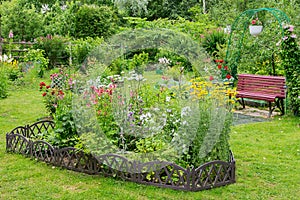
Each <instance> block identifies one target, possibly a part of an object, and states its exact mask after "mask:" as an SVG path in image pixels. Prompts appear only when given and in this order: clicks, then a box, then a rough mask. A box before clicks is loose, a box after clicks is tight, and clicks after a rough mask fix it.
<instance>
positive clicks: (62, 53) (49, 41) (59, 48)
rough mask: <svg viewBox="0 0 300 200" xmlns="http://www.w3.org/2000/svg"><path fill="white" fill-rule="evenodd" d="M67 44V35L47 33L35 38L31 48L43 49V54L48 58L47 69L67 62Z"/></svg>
mask: <svg viewBox="0 0 300 200" xmlns="http://www.w3.org/2000/svg"><path fill="white" fill-rule="evenodd" d="M68 45H69V38H67V37H63V36H59V35H55V36H52V35H47V36H46V37H39V38H37V39H36V42H35V44H34V46H33V48H35V49H41V50H43V51H44V52H43V53H44V56H45V57H46V58H47V59H49V65H48V67H47V69H53V68H54V67H55V66H57V65H67V64H68V62H69V60H68V58H69V56H68V52H67V48H68Z"/></svg>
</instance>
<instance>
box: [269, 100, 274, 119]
mask: <svg viewBox="0 0 300 200" xmlns="http://www.w3.org/2000/svg"><path fill="white" fill-rule="evenodd" d="M272 112H273V109H272V103H271V101H269V115H268V118H270V117H271V115H272Z"/></svg>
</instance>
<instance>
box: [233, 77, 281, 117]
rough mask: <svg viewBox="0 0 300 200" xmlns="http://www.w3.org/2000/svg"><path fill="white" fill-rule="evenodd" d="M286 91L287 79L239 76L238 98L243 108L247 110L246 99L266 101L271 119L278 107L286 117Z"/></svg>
mask: <svg viewBox="0 0 300 200" xmlns="http://www.w3.org/2000/svg"><path fill="white" fill-rule="evenodd" d="M285 89H286V84H285V77H282V76H262V75H252V74H240V75H238V83H237V96H236V97H237V98H239V99H240V100H239V102H240V103H241V104H242V106H243V108H245V101H244V98H247V99H255V100H264V101H267V102H268V104H269V116H268V117H271V115H272V112H273V110H274V109H275V108H276V107H277V108H279V110H280V112H281V114H282V115H284V102H283V100H284V99H285V97H286V91H285Z"/></svg>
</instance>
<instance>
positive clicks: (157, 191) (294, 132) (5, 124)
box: [0, 79, 300, 200]
mask: <svg viewBox="0 0 300 200" xmlns="http://www.w3.org/2000/svg"><path fill="white" fill-rule="evenodd" d="M0 80H1V79H0ZM35 85H36V84H35ZM13 89H14V90H13V91H14V92H11V94H10V95H9V97H8V98H6V99H3V100H0V110H1V114H0V115H1V116H0V132H1V134H0V157H1V158H2V159H1V160H0V168H1V171H0V182H1V188H0V193H1V198H2V199H11V198H14V199H28V197H32V198H36V199H55V198H58V197H59V198H61V199H95V198H97V197H99V198H101V199H111V198H112V196H113V198H114V199H132V200H137V199H187V200H192V199H220V200H221V199H224V197H225V198H228V199H249V200H255V199H270V198H273V199H282V198H286V199H295V198H297V197H298V196H300V191H299V187H298V186H299V179H300V174H299V173H298V172H299V171H300V166H299V165H295V161H297V159H298V158H299V156H300V151H299V150H300V149H299V127H298V125H299V123H300V121H299V117H288V116H285V117H275V118H272V119H271V120H267V121H264V122H256V123H254V122H253V121H252V123H248V124H240V125H235V126H232V131H231V133H230V145H231V149H232V150H233V153H234V156H235V158H236V167H237V181H238V182H237V183H236V184H232V185H230V186H229V187H227V186H226V187H219V188H217V189H213V190H206V191H201V192H182V191H176V190H172V189H164V188H157V187H152V186H147V185H140V184H136V183H132V182H128V181H122V180H118V179H114V178H110V177H104V176H95V175H92V176H91V175H86V174H83V173H76V172H75V173H74V172H72V171H69V170H62V169H61V168H59V167H51V166H49V165H47V164H45V163H43V162H36V161H35V160H32V159H28V158H24V157H23V156H21V155H16V154H11V153H6V151H5V142H6V139H5V135H6V134H5V133H7V132H9V131H11V130H12V129H14V128H15V127H16V126H18V125H24V124H32V123H34V122H35V121H36V120H37V119H39V118H42V117H43V116H45V109H44V105H43V102H42V101H41V98H42V97H41V95H40V94H39V93H37V92H36V88H32V87H31V86H30V85H25V86H23V87H20V88H13ZM28 105H34V106H28ZM250 119H251V118H250ZM234 122H244V120H243V119H241V118H240V117H235V118H234ZM270 138H271V139H270ZM45 174H48V175H47V176H45ZM50 174H51V176H50ZM28 180H29V182H30V184H29V182H28ZM66 180H67V182H66ZM254 183H255V184H254ZM99 186H101V188H102V189H101V190H99ZM83 188H84V189H83ZM20 191H22V192H20ZM109 191H113V192H109ZM125 196H126V197H125ZM124 197H125V198H124Z"/></svg>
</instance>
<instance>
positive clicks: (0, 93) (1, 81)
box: [0, 62, 8, 99]
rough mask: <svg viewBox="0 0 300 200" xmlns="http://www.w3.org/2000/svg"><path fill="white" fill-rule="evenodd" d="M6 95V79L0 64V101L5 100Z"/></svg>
mask: <svg viewBox="0 0 300 200" xmlns="http://www.w3.org/2000/svg"><path fill="white" fill-rule="evenodd" d="M7 95H8V78H7V75H6V72H5V69H4V66H3V63H2V62H0V99H3V98H6V97H7Z"/></svg>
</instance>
